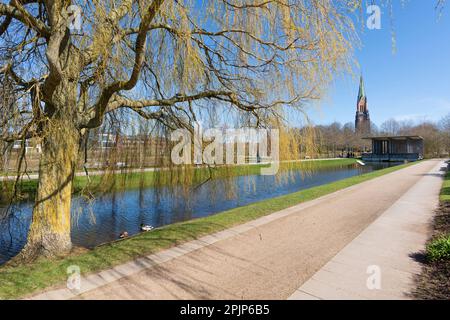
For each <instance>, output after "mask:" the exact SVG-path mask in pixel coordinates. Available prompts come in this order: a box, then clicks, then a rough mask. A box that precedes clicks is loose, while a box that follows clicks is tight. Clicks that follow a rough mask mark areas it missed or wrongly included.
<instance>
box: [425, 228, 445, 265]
mask: <svg viewBox="0 0 450 320" xmlns="http://www.w3.org/2000/svg"><path fill="white" fill-rule="evenodd" d="M427 258H428V259H429V260H430V261H432V262H435V261H441V260H450V235H447V236H443V237H440V238H437V239H436V240H433V241H431V242H430V243H429V244H428V245H427Z"/></svg>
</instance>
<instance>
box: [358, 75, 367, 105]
mask: <svg viewBox="0 0 450 320" xmlns="http://www.w3.org/2000/svg"><path fill="white" fill-rule="evenodd" d="M365 97H366V91H365V89H364V79H363V76H362V75H361V78H360V80H359V93H358V102H359V101H361V99H362V98H365Z"/></svg>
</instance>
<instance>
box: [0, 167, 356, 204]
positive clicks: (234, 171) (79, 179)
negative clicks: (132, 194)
mask: <svg viewBox="0 0 450 320" xmlns="http://www.w3.org/2000/svg"><path fill="white" fill-rule="evenodd" d="M354 163H356V160H355V159H333V160H315V161H297V162H282V163H281V164H280V171H283V170H298V169H304V170H314V169H323V168H333V167H337V166H346V165H351V164H354ZM264 167H267V165H265V164H255V165H234V166H220V167H216V168H211V169H210V168H207V167H190V168H180V167H179V168H172V169H171V170H170V171H169V170H157V171H144V170H143V171H139V170H138V171H136V170H131V169H130V170H124V171H123V172H120V173H117V172H114V171H112V170H106V171H105V172H104V173H103V174H97V173H96V172H95V171H93V172H91V175H90V176H89V178H88V177H86V176H84V175H83V176H76V177H75V178H74V181H73V193H74V194H79V193H82V192H89V193H91V194H92V193H93V194H96V193H105V192H111V191H120V190H129V189H137V188H149V187H154V186H171V185H173V186H175V185H180V184H182V185H196V184H200V183H202V182H204V181H205V180H207V179H220V178H225V177H235V176H244V175H256V174H260V170H261V168H264ZM37 186H38V181H37V180H36V179H30V180H28V179H23V180H21V181H20V182H19V184H18V193H19V197H18V198H19V199H32V198H34V195H35V192H36V190H37ZM12 189H13V182H12V181H3V182H0V191H1V192H0V202H2V201H3V202H8V200H9V199H10V195H11V194H12ZM1 195H3V196H1Z"/></svg>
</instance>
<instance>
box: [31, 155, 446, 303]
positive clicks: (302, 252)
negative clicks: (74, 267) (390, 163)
mask: <svg viewBox="0 0 450 320" xmlns="http://www.w3.org/2000/svg"><path fill="white" fill-rule="evenodd" d="M441 163H442V162H438V161H426V162H422V163H420V164H417V165H414V166H411V167H408V168H406V169H402V170H399V171H397V172H394V173H391V174H388V175H385V176H383V177H380V178H377V179H373V180H371V181H367V182H365V183H362V184H359V185H356V186H353V187H350V188H347V189H345V190H341V191H338V192H336V193H333V194H330V195H327V196H325V197H322V198H320V199H316V200H313V201H309V202H307V203H303V204H300V205H297V206H294V207H292V208H289V209H285V210H282V211H279V212H276V213H274V214H271V215H269V216H266V217H263V218H260V219H257V220H255V221H252V222H249V223H246V224H244V225H241V226H238V227H235V228H232V229H228V230H226V231H223V232H219V233H217V234H214V235H211V236H207V237H203V238H201V239H199V240H196V241H192V242H189V243H186V244H184V245H182V246H179V247H176V248H173V249H170V250H166V251H163V252H161V253H158V254H154V255H151V256H148V257H146V258H142V259H139V260H137V261H132V262H129V263H127V264H124V265H121V266H118V267H116V268H113V269H110V270H106V271H103V272H101V273H99V274H95V275H91V276H88V277H86V278H83V279H82V281H81V289H80V290H78V291H70V290H69V289H66V288H61V289H59V290H53V291H49V292H45V293H42V294H39V295H36V296H34V297H33V298H35V299H67V298H76V299H287V298H289V297H291V296H292V294H293V293H294V292H296V290H297V292H296V293H297V295H296V297H298V298H300V297H301V298H311V297H318V298H328V297H329V296H325V293H324V292H326V288H325V289H324V287H322V291H321V292H319V291H314V292H313V291H312V290H310V291H308V290H309V289H307V290H306V291H305V290H304V288H303V286H302V285H303V284H305V282H306V284H308V283H310V282H307V281H308V280H309V279H310V278H311V277H313V276H314V275H315V274H316V272H318V271H319V270H321V268H322V267H323V266H324V265H326V264H327V263H328V262H329V261H330V260H331V261H333V260H334V259H336V258H335V256H336V254H338V256H337V257H340V256H341V250H343V249H344V248H345V249H347V248H348V246H347V245H348V244H349V243H350V244H352V243H353V241H352V240H354V239H355V238H357V239H358V243H359V245H360V246H363V249H361V251H362V252H365V251H367V252H366V254H367V256H364V257H362V259H360V260H359V259H358V257H354V256H350V257H349V259H350V258H352V259H353V261H354V263H351V262H350V260H348V262H347V263H350V264H349V265H350V266H351V267H352V268H353V269H350V267H349V268H346V267H343V268H341V269H342V272H345V271H346V269H348V270H352V271H351V272H350V273H352V272H355V273H358V272H359V273H360V274H362V275H361V276H364V277H365V278H364V281H363V284H364V285H365V283H366V279H367V277H368V275H367V274H366V268H367V266H369V265H379V266H380V267H381V268H382V269H381V271H382V272H383V273H382V275H383V278H382V286H383V287H384V288H387V289H389V290H391V291H389V293H392V292H393V291H395V290H394V289H395V288H396V290H397V291H405V290H407V283H406V282H405V283H406V284H405V286H402V287H396V284H397V282H395V283H394V282H391V281H392V279H396V277H397V275H396V274H395V275H394V276H393V277H391V274H390V273H388V266H386V265H385V264H383V261H378V260H372V259H369V258H370V257H371V256H370V255H369V253H370V252H371V251H370V250H372V251H373V250H374V249H373V247H374V246H377V245H378V246H379V247H380V248H385V249H384V250H385V252H390V251H389V250H390V249H392V251H395V252H396V258H398V261H400V260H401V261H404V264H399V266H401V268H402V269H401V271H404V272H405V274H407V275H409V274H411V273H413V272H414V270H417V269H414V268H416V265H415V264H410V263H409V262H407V261H409V260H410V258H409V257H408V255H409V254H411V253H415V252H417V250H418V249H421V246H423V243H424V242H425V240H426V237H427V234H428V232H427V228H426V227H425V226H424V225H423V222H424V221H428V219H429V218H430V217H431V215H432V213H431V211H432V208H433V206H434V205H435V204H436V203H437V199H438V189H439V186H440V183H441V178H440V176H439V175H438V174H437V171H436V170H437V169H438V168H439V167H440V165H441ZM414 190H415V191H414ZM411 192H413V194H412V199H411V197H409V198H408V199H407V200H406V201H413V205H412V206H413V209H416V208H415V207H416V206H417V208H418V207H419V206H423V208H424V210H425V211H426V212H425V211H423V212H422V211H421V210H419V213H418V214H417V217H415V215H416V212H417V210H414V211H413V210H410V209H411V208H410V207H411V205H410V206H409V207H407V208H405V209H408V210H400V211H399V209H397V210H396V212H399V213H398V214H397V215H395V214H388V215H387V213H388V212H389V211H391V210H392V207H399V206H401V205H402V204H404V202H405V200H404V199H403V197H404V196H405V195H406V194H410V193H411ZM414 192H415V193H414ZM417 193H419V194H420V196H417ZM422 193H423V194H422ZM414 194H415V195H416V196H415V197H414ZM424 194H426V197H425V196H424ZM399 200H400V201H399ZM421 208H422V207H421ZM400 209H401V207H400ZM385 213H386V214H385ZM386 215H387V218H386ZM380 216H381V218H380V219H378V218H379V217H380ZM419 217H423V219H422V218H419ZM402 219H408V221H409V222H408V223H409V224H408V226H405V224H404V223H402ZM416 219H417V220H416ZM374 221H376V222H375V223H374ZM372 223H374V224H373V225H372V226H371V224H372ZM368 226H370V227H369V229H367V230H369V234H373V233H375V234H377V233H379V234H380V236H381V237H380V238H381V239H380V242H378V243H377V244H375V245H374V244H373V243H372V241H373V239H370V238H369V239H367V238H365V237H362V235H363V234H365V233H366V232H364V233H363V234H361V232H363V231H364V230H366V228H367V227H368ZM405 228H406V229H407V230H406V231H405ZM394 234H397V236H396V237H394ZM361 237H362V238H361ZM419 242H420V245H419ZM412 243H414V244H417V245H412ZM365 248H367V249H365ZM345 249H344V250H345ZM378 249H379V248H378ZM351 253H352V252H351ZM353 253H354V252H353ZM401 257H402V259H400V258H401ZM363 258H364V259H365V260H364V259H363ZM384 261H386V260H384ZM396 261H397V260H396ZM330 263H331V262H330ZM399 263H400V262H399ZM361 264H362V267H363V268H362V267H361V266H360V265H361ZM361 268H362V269H361ZM398 268H400V267H398ZM413 269H414V270H413ZM402 275H403V274H402ZM359 276H360V275H355V278H352V277H350V280H349V282H352V281H358V278H357V277H359ZM336 277H339V276H336ZM321 279H322V278H321ZM354 279H356V280H354ZM331 280H332V279H331ZM331 280H330V287H329V288H330V289H332V288H333V286H337V284H335V283H333V282H332V281H331ZM321 281H322V280H321ZM352 283H353V282H352ZM344 284H345V283H344ZM332 285H333V286H332ZM354 286H356V287H358V288H359V287H360V284H359V283H358V282H356V283H354ZM391 286H393V287H394V288H392V289H391ZM299 288H300V290H298V289H299ZM342 292H344V291H343V290H342ZM394 296H395V297H398V296H399V295H398V294H397V295H394V294H392V295H391V296H390V297H394ZM333 297H337V295H335V296H333ZM339 297H340V298H346V297H348V294H347V296H346V295H344V294H342V295H341V296H339ZM352 297H355V296H354V295H353V296H352ZM361 297H369V296H362V295H361ZM370 297H377V298H381V297H383V296H382V295H381V293H380V294H379V295H377V296H375V295H373V296H370ZM386 297H387V296H386Z"/></svg>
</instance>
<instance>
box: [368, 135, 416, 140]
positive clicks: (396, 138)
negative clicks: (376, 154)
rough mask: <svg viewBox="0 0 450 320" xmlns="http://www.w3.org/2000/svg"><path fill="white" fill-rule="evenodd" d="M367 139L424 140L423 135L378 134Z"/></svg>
mask: <svg viewBox="0 0 450 320" xmlns="http://www.w3.org/2000/svg"><path fill="white" fill-rule="evenodd" d="M363 139H365V140H408V139H411V140H423V137H421V136H377V137H364V138H363Z"/></svg>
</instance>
